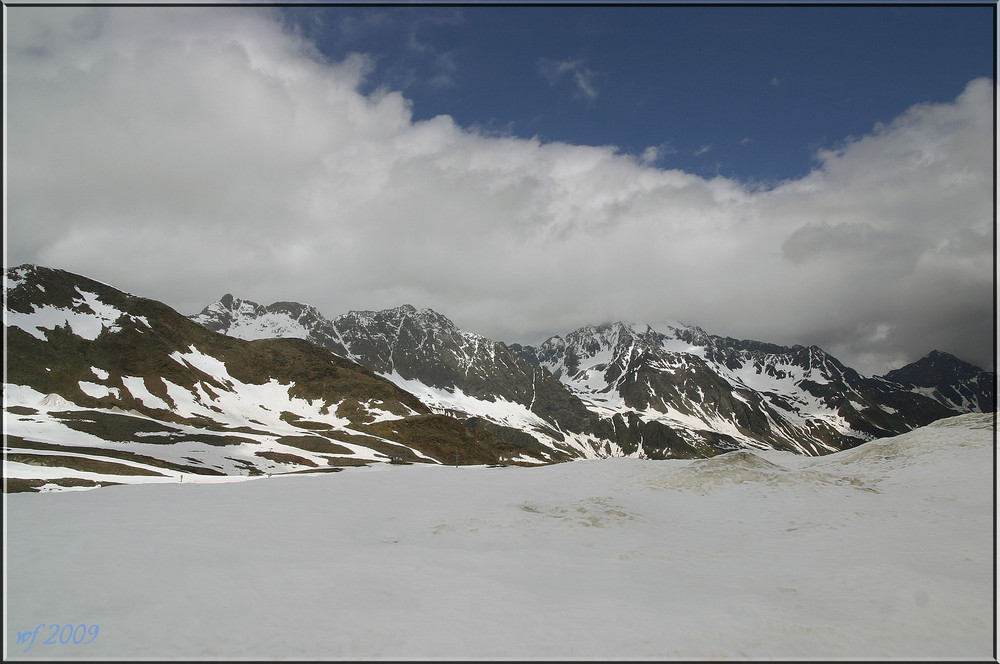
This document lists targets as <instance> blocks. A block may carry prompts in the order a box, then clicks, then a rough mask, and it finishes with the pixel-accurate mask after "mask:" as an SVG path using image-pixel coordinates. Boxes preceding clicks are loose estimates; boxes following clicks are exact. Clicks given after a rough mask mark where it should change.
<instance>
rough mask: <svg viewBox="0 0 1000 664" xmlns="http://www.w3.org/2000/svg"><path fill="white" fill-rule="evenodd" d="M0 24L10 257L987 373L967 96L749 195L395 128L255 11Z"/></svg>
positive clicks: (408, 123)
mask: <svg viewBox="0 0 1000 664" xmlns="http://www.w3.org/2000/svg"><path fill="white" fill-rule="evenodd" d="M8 18H9V20H8V26H7V31H8V40H9V41H8V60H7V67H8V95H7V111H8V123H9V124H8V144H7V150H8V152H7V157H8V169H7V177H8V197H7V205H8V210H7V212H8V214H7V217H6V221H7V244H6V250H7V253H8V260H9V261H10V263H9V264H18V263H21V262H38V263H42V264H47V265H52V266H55V267H63V268H66V269H70V270H73V271H76V272H79V273H82V274H86V275H88V276H92V277H94V278H98V279H101V280H102V281H106V282H109V283H113V284H116V285H118V286H120V287H122V288H124V289H126V290H129V291H131V292H134V293H137V294H142V295H147V296H150V297H154V298H156V299H160V300H163V301H165V302H167V303H168V304H170V305H172V306H174V307H175V308H177V309H179V310H180V311H183V312H184V313H195V312H197V311H198V310H200V309H201V308H202V307H203V306H205V305H206V304H208V303H210V302H211V301H214V299H216V298H218V297H219V296H221V295H222V294H223V293H225V292H233V293H234V294H237V295H239V296H242V297H247V298H251V299H256V300H258V301H262V302H271V301H274V300H279V299H281V300H298V301H302V302H308V303H310V304H314V305H316V306H318V307H319V308H320V309H321V310H322V311H324V312H325V313H326V314H328V315H331V316H333V315H337V314H339V313H343V312H345V311H347V310H348V309H352V308H365V309H372V308H380V307H387V306H396V305H399V304H402V303H404V302H409V303H412V304H414V305H416V306H421V307H424V306H427V307H432V308H435V309H437V310H439V311H441V312H442V313H444V314H446V315H448V316H449V317H451V318H453V319H454V320H455V321H456V323H457V324H459V325H460V326H462V327H465V328H467V329H470V330H473V331H476V332H480V333H482V334H486V335H489V336H493V337H494V338H498V339H503V340H508V341H538V340H539V339H538V338H537V335H541V334H543V333H564V332H567V331H569V330H571V329H574V328H575V327H576V326H579V325H583V324H588V323H598V322H602V321H606V320H613V319H626V320H637V321H647V322H650V323H652V324H656V323H657V322H659V321H661V320H682V321H687V322H691V323H695V324H700V325H701V326H702V327H704V328H705V329H706V330H708V331H709V332H714V333H718V334H723V335H726V334H728V335H732V336H743V337H748V338H759V339H766V340H772V341H775V342H779V343H805V344H809V343H816V344H819V345H820V346H823V347H824V348H826V349H827V350H830V351H831V352H834V353H835V354H836V355H838V357H840V358H841V359H842V360H844V361H845V362H847V363H848V364H851V365H852V366H855V367H856V368H858V369H859V370H861V371H863V372H865V371H866V370H867V371H874V370H876V369H877V370H880V371H881V370H884V369H886V368H889V367H883V366H881V364H880V363H883V362H886V361H888V360H887V359H886V358H891V359H892V360H893V361H896V360H898V359H899V358H900V357H907V358H908V359H916V358H917V357H919V356H920V355H922V354H923V353H925V352H927V351H929V350H931V348H932V347H935V346H936V347H938V348H940V349H941V350H945V351H948V352H952V353H954V354H956V355H958V356H960V357H965V358H966V359H969V360H971V361H976V362H979V363H980V364H990V363H991V357H992V348H991V344H992V279H993V268H992V252H991V248H992V240H993V225H992V219H993V217H992V167H993V155H992V141H991V140H990V138H991V137H992V100H993V94H994V92H993V86H992V83H991V82H989V81H987V80H978V81H974V82H972V83H971V84H970V85H969V87H968V88H967V90H966V91H965V92H964V93H963V94H962V95H961V96H960V97H959V98H958V99H957V100H956V101H955V102H954V103H950V104H931V105H921V106H917V107H914V108H913V109H911V110H910V111H909V112H907V113H906V114H904V115H903V116H901V117H900V118H899V119H897V120H896V121H894V122H892V123H889V124H888V125H885V126H882V127H878V128H876V129H875V130H874V131H873V132H872V133H871V134H870V135H868V136H864V137H861V138H858V139H855V140H853V141H851V142H849V143H847V144H845V145H843V146H841V147H840V148H839V149H836V150H827V151H824V152H821V153H820V154H819V155H818V159H819V168H817V170H816V171H814V172H813V173H811V174H810V175H808V176H806V177H804V178H802V179H800V180H796V181H792V182H787V183H784V184H782V185H781V186H779V187H776V188H774V189H772V190H768V191H750V190H749V189H748V188H747V187H746V186H744V185H743V184H741V183H739V182H735V181H732V180H727V179H725V178H721V177H717V178H714V179H710V180H706V179H703V178H700V177H697V176H695V175H691V174H688V173H683V172H680V171H676V170H661V169H657V168H654V167H652V163H653V162H652V160H651V158H652V157H653V156H656V155H658V154H660V153H659V152H657V153H656V155H654V153H653V152H650V151H649V150H647V151H646V152H645V153H644V154H643V156H642V157H639V158H636V157H632V156H628V155H624V154H620V153H619V152H617V150H616V149H615V148H613V147H587V146H574V145H568V144H564V143H541V142H539V141H538V140H526V139H518V138H512V137H505V136H495V135H487V134H485V133H476V132H475V131H470V130H467V129H463V128H462V127H459V126H457V125H456V124H455V123H454V122H453V121H452V119H451V118H449V117H447V116H439V117H437V118H434V119H431V120H428V121H424V122H414V121H413V120H412V117H411V113H410V104H409V102H408V100H407V99H405V98H404V97H403V96H402V95H401V94H399V93H397V92H391V91H385V90H381V91H378V92H376V93H374V94H372V95H369V96H365V95H362V94H360V93H359V92H358V87H359V85H360V84H361V83H362V82H363V80H364V77H365V75H366V73H367V72H368V71H370V67H371V61H370V60H369V59H367V58H365V57H362V56H354V57H351V58H349V59H347V60H346V61H344V62H340V63H332V64H331V63H327V62H325V61H324V60H323V58H322V57H321V56H320V55H319V54H318V53H317V52H316V50H315V48H314V47H313V46H312V45H311V44H310V43H309V42H308V41H307V40H304V39H302V38H301V37H297V36H295V35H292V34H289V33H288V32H286V31H285V30H284V29H283V28H282V26H281V24H280V23H279V22H278V21H277V20H276V18H275V15H274V14H273V13H271V12H268V11H260V10H244V9H241V10H235V9H232V8H217V9H180V8H171V9H152V8H143V9H142V10H138V9H129V8H124V9H108V8H104V9H94V8H76V9H68V8H59V9H53V8H46V9H33V8H9V9H8ZM552 62H553V63H555V61H552ZM570 64H571V65H572V66H569V68H567V69H563V70H562V71H561V72H560V71H558V70H559V66H560V65H558V63H555V64H552V65H551V66H552V67H554V69H553V71H555V72H556V75H557V76H559V75H565V73H566V72H572V71H578V70H579V69H574V68H573V67H577V68H578V67H579V66H580V65H579V63H575V64H574V63H570ZM956 321H958V323H956ZM879 326H882V327H879ZM960 328H961V329H960ZM883 332H884V333H883ZM856 362H861V363H863V365H862V364H857V363H856Z"/></svg>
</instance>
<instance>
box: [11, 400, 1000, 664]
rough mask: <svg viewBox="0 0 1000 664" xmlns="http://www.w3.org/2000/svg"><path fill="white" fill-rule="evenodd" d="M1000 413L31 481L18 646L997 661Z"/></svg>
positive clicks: (19, 566)
mask: <svg viewBox="0 0 1000 664" xmlns="http://www.w3.org/2000/svg"><path fill="white" fill-rule="evenodd" d="M994 426H995V421H994V418H993V416H991V415H980V414H970V415H964V416H961V417H956V418H950V419H944V420H941V421H938V422H936V423H934V424H933V425H931V426H927V427H924V428H920V429H916V430H914V431H912V432H910V433H907V434H904V435H900V436H897V437H890V438H885V439H881V440H877V441H872V442H868V443H864V444H862V445H860V446H858V447H856V448H854V449H851V450H847V451H843V452H837V453H833V454H830V455H827V456H823V457H808V456H805V455H801V454H793V453H789V452H778V451H771V450H753V451H751V450H738V451H735V452H732V453H728V454H723V455H720V456H716V457H714V458H711V459H699V460H666V461H649V460H640V459H603V460H591V461H576V462H573V463H566V464H556V465H551V466H546V467H540V468H519V467H513V466H508V467H505V468H487V467H466V468H460V469H459V468H453V467H448V466H430V465H414V466H410V467H405V468H399V467H395V466H391V465H379V466H373V467H369V468H362V469H352V470H349V471H346V472H343V473H339V474H337V475H335V476H330V475H284V476H273V477H270V478H267V477H259V478H256V479H250V480H248V481H245V482H236V483H229V484H224V485H188V484H187V482H186V481H185V482H184V483H183V484H180V483H176V482H175V483H173V484H169V485H168V484H162V485H144V486H122V487H110V488H107V489H103V490H101V491H88V492H82V493H65V492H64V493H53V494H42V495H37V494H13V495H7V496H5V498H4V500H5V509H6V519H5V526H6V529H7V558H6V562H7V577H6V587H5V591H6V593H7V604H6V607H5V608H6V630H7V632H6V634H5V637H6V641H5V647H6V650H5V653H4V655H5V659H10V660H22V659H24V660H28V659H38V660H52V659H58V658H73V659H93V660H114V659H129V660H135V659H198V660H217V659H292V660H304V659H327V660H329V659H354V660H361V659H404V660H413V659H452V660H466V659H471V660H479V659H530V658H535V659H539V658H541V659H576V660H595V659H596V660H605V659H614V660H621V659H652V660H671V659H681V660H703V659H704V660H718V659H742V660H747V659H750V660H764V659H791V660H836V659H853V660H891V659H896V660H900V659H901V660H959V659H974V660H983V661H990V660H991V659H992V658H993V656H994V654H995V652H996V641H995V638H996V633H995V628H994V625H993V609H994V606H995V596H994V588H993V582H992V580H993V578H994V577H993V574H994V569H995V552H994V548H993V545H994V543H993V504H994V495H993V469H994V448H993V443H994ZM65 625H69V626H70V628H69V631H63V630H65V627H64V626H65ZM80 625H83V628H82V629H81V628H80ZM50 626H54V628H53V627H50ZM95 626H96V627H95ZM91 633H93V634H94V638H92V639H91V638H90V634H91ZM53 636H54V637H55V638H52V637H53ZM77 636H78V637H79V640H78V642H77V643H74V642H73V639H74V638H75V637H77ZM61 639H62V642H60V640H61ZM46 641H48V642H46ZM84 641H88V642H86V643H84Z"/></svg>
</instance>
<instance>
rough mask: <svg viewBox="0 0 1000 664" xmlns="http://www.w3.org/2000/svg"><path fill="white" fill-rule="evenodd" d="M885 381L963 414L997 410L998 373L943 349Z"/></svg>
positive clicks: (904, 368) (895, 371) (929, 354)
mask: <svg viewBox="0 0 1000 664" xmlns="http://www.w3.org/2000/svg"><path fill="white" fill-rule="evenodd" d="M884 378H885V379H886V380H890V381H893V382H894V383H898V384H899V385H904V386H906V387H909V388H910V389H913V390H915V391H919V392H921V393H923V394H927V395H928V396H931V397H933V398H934V399H936V400H938V401H940V402H942V403H945V404H947V405H949V406H952V407H954V408H956V409H958V410H961V411H972V412H977V411H978V412H990V411H993V410H996V403H997V401H996V374H994V373H992V372H989V371H983V370H982V369H980V368H979V367H977V366H975V365H973V364H969V363H968V362H965V361H964V360H960V359H958V358H957V357H955V356H954V355H950V354H949V353H944V352H941V351H939V350H933V351H931V352H930V353H928V354H927V355H925V356H924V357H922V358H920V359H919V360H917V361H916V362H913V363H911V364H907V365H906V366H905V367H901V368H899V369H894V370H892V371H890V372H888V373H887V374H885V376H884Z"/></svg>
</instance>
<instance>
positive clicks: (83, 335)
mask: <svg viewBox="0 0 1000 664" xmlns="http://www.w3.org/2000/svg"><path fill="white" fill-rule="evenodd" d="M4 277H5V295H6V298H5V331H6V348H7V362H8V364H7V378H6V382H5V384H4V408H5V412H4V419H5V443H4V444H5V452H6V458H7V466H6V467H5V477H6V478H7V479H6V481H5V490H8V491H13V490H39V489H40V488H46V489H47V488H57V487H63V488H65V487H71V486H94V485H96V484H109V483H116V482H132V481H177V479H178V477H179V476H182V475H186V476H188V477H191V476H197V477H199V478H201V479H206V478H208V477H210V476H216V477H225V476H231V475H251V474H263V473H286V472H324V471H325V472H329V471H337V470H340V469H341V468H343V467H344V466H352V465H353V466H362V465H369V466H371V465H373V464H375V465H377V464H380V463H381V462H395V463H403V464H405V463H415V462H417V463H448V464H450V463H456V464H506V463H517V464H539V463H551V462H558V461H568V460H572V459H578V458H604V457H613V456H634V457H642V458H649V459H665V458H692V457H710V456H714V455H717V454H720V453H724V452H728V451H732V450H737V449H741V448H758V449H778V450H787V451H792V452H796V453H801V454H808V455H821V454H826V453H829V452H835V451H839V450H843V449H847V448H850V447H854V446H856V445H858V444H860V443H862V442H865V441H867V440H871V439H873V438H880V437H884V436H890V435H896V434H899V433H903V432H906V431H909V430H911V429H913V428H915V427H918V426H923V425H926V424H929V423H930V422H933V421H935V420H937V419H941V418H943V417H950V416H953V415H956V414H960V413H965V412H993V411H995V409H996V389H995V386H996V376H995V374H994V373H993V372H987V371H984V370H982V369H980V368H978V367H975V366H973V365H971V364H968V363H966V362H963V361H962V360H960V359H958V358H956V357H954V356H952V355H949V354H947V353H942V352H939V351H933V352H931V353H929V354H928V355H927V356H925V357H924V358H922V359H920V360H918V361H917V362H914V363H912V364H909V365H906V366H904V367H901V368H899V369H896V370H894V371H890V372H888V373H886V374H885V375H883V376H874V377H866V376H862V375H860V374H858V373H857V372H856V371H854V370H853V369H851V368H849V367H846V366H844V365H843V364H842V363H841V362H839V361H838V360H837V359H836V358H834V357H833V356H831V355H829V354H828V353H826V352H824V351H823V350H822V349H821V348H818V347H816V346H808V347H806V346H791V347H786V346H779V345H775V344H770V343H765V342H761V341H749V340H740V339H733V338H730V337H720V336H716V335H710V334H707V333H706V332H704V331H703V330H702V329H700V328H698V327H695V326H687V325H681V324H679V323H678V324H675V325H670V326H666V327H665V328H664V329H661V330H654V329H652V328H651V327H649V326H648V325H642V324H635V323H624V322H614V323H607V324H602V325H596V326H588V327H584V328H581V329H579V330H575V331H573V332H570V333H568V334H566V335H565V336H554V337H552V338H550V339H548V340H546V341H544V342H543V343H541V344H539V345H538V346H524V345H519V344H505V343H503V342H500V341H495V340H491V339H488V338H486V337H483V336H481V335H478V334H475V333H472V332H468V331H464V330H461V329H458V328H457V327H456V326H455V325H454V324H453V323H452V322H451V321H450V320H449V319H448V318H446V317H445V316H443V315H441V314H439V313H437V312H435V311H432V310H430V309H417V308H415V307H413V306H410V305H404V306H400V307H396V308H393V309H386V310H382V311H351V312H348V313H346V314H342V315H339V316H336V317H334V318H327V317H326V316H325V315H324V314H323V313H321V312H320V311H318V310H317V309H316V308H315V307H312V306H309V305H305V304H300V303H296V302H276V303H273V304H270V305H267V306H264V305H261V304H258V303H255V302H252V301H249V300H243V299H239V298H237V297H234V296H233V295H231V294H226V295H224V296H223V297H222V298H220V299H219V300H218V301H217V302H214V303H212V304H210V305H208V306H207V307H205V308H204V309H203V310H202V311H201V312H200V313H198V314H197V315H194V316H184V315H182V314H180V313H179V312H176V311H174V310H173V309H171V308H170V307H168V306H166V305H164V304H162V303H160V302H157V301H155V300H150V299H147V298H142V297H138V296H135V295H131V294H128V293H124V292H122V291H120V290H118V289H116V288H114V287H112V286H109V285H107V284H103V283H101V282H97V281H94V280H92V279H89V278H87V277H83V276H80V275H75V274H72V273H69V272H66V271H63V270H58V269H52V268H46V267H41V266H35V265H22V266H19V267H15V268H9V269H6V270H5V273H4ZM189 481H190V480H189Z"/></svg>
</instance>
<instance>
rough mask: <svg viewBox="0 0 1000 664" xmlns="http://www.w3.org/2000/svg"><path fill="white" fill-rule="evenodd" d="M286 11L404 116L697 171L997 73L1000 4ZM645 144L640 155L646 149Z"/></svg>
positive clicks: (745, 173)
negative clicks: (364, 59)
mask: <svg viewBox="0 0 1000 664" xmlns="http://www.w3.org/2000/svg"><path fill="white" fill-rule="evenodd" d="M285 15H286V17H287V18H288V20H290V21H291V22H293V23H294V24H296V25H298V26H299V27H300V28H301V29H302V30H303V32H304V33H305V34H307V35H309V36H310V38H312V39H314V40H315V42H316V44H317V46H318V47H319V48H320V49H321V50H322V52H323V53H324V54H325V55H327V56H328V57H329V58H331V59H332V60H335V61H337V60H341V59H343V58H344V57H345V56H346V55H347V54H349V53H351V52H360V53H365V54H368V55H370V56H371V57H372V64H373V69H372V71H371V72H370V73H369V74H368V77H367V79H366V81H365V84H364V88H365V89H366V90H368V91H371V90H374V89H376V88H378V87H379V86H385V87H387V88H389V89H392V90H400V91H402V92H403V93H404V94H405V96H406V97H407V98H408V99H410V100H411V101H412V111H413V116H414V119H417V120H420V119H426V118H430V117H433V116H435V115H438V114H447V115H450V116H451V117H452V118H454V120H455V121H456V122H457V123H458V124H460V125H461V126H463V127H478V128H480V129H482V130H487V131H496V132H501V133H505V134H512V135H514V136H518V137H522V138H530V137H532V136H537V137H539V138H540V139H542V140H543V141H565V142H569V143H574V144H585V145H614V146H616V147H618V148H619V149H620V150H622V151H623V152H627V153H631V154H635V155H637V156H641V155H643V153H644V152H645V151H646V149H647V148H649V147H654V148H656V150H657V151H656V153H655V154H656V156H657V158H656V159H655V164H656V165H657V166H660V167H662V168H679V169H682V170H684V171H686V172H690V173H696V174H698V175H701V176H704V177H712V176H714V175H718V174H721V175H724V176H726V177H734V178H738V179H740V180H743V181H746V182H762V183H764V184H767V183H771V182H774V181H777V180H783V179H787V178H794V177H800V176H802V175H804V174H806V173H807V172H808V171H810V170H811V169H812V168H814V167H815V166H816V162H815V160H814V158H813V156H814V153H815V152H816V151H817V150H818V149H820V148H835V147H837V146H838V145H839V144H841V143H842V142H843V141H845V140H846V139H848V137H851V136H858V135H862V134H865V133H868V132H870V131H871V130H872V129H873V127H874V126H875V125H876V123H880V122H881V123H885V122H889V121H891V120H892V119H893V118H895V117H896V116H897V115H899V114H900V113H902V112H903V111H904V110H905V109H907V108H908V107H910V106H912V105H913V104H916V103H920V102H944V101H948V100H953V99H954V98H955V97H956V96H957V95H958V94H959V93H960V92H961V91H962V89H963V88H964V87H965V85H966V84H967V83H968V82H969V81H970V80H972V79H974V78H977V77H981V76H993V60H994V58H993V32H994V26H993V8H992V6H989V5H980V6H964V7H955V6H950V7H949V6H864V5H862V6H839V7H817V6H808V5H799V6H784V7H780V6H779V7H766V6H754V7H732V6H730V7H713V6H700V7H680V6H673V7H672V6H659V7H586V6H563V7H475V6H463V7H426V6H425V7H377V6H375V7H358V8H355V7H325V8H305V9H303V8H286V9H285ZM653 155H654V153H653V152H649V153H646V156H647V157H653Z"/></svg>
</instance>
